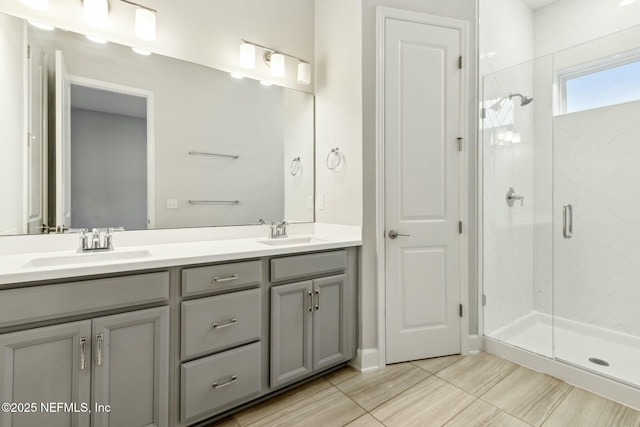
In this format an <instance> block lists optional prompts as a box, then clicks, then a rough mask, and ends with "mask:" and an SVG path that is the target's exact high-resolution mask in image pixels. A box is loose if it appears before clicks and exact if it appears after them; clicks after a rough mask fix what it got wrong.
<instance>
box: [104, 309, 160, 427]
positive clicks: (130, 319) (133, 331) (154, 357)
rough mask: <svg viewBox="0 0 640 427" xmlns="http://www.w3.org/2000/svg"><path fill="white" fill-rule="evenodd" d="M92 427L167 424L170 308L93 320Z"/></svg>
mask: <svg viewBox="0 0 640 427" xmlns="http://www.w3.org/2000/svg"><path fill="white" fill-rule="evenodd" d="M92 338H93V353H94V360H93V399H94V404H95V405H98V406H99V405H109V406H110V410H109V412H97V411H94V412H93V414H92V416H93V425H94V427H107V426H108V427H122V426H130V427H142V426H145V427H147V426H154V427H162V426H167V425H168V412H167V411H168V399H169V394H168V392H169V385H168V381H169V362H168V361H169V307H159V308H152V309H149V310H139V311H134V312H130V313H124V314H116V315H114V316H107V317H101V318H96V319H94V320H93V337H92Z"/></svg>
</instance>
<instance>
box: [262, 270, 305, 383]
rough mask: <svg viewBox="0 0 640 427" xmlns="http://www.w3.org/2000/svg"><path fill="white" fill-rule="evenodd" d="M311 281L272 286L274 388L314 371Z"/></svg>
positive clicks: (272, 367)
mask: <svg viewBox="0 0 640 427" xmlns="http://www.w3.org/2000/svg"><path fill="white" fill-rule="evenodd" d="M311 284H312V282H311V281H306V282H299V283H292V284H290V285H280V286H273V287H272V288H271V361H270V364H271V381H270V385H271V387H272V388H273V387H278V386H280V385H282V384H285V383H289V382H291V381H293V380H295V379H298V378H301V377H304V376H305V375H307V374H309V373H310V372H311V371H312V358H311V315H312V310H313V306H312V304H313V295H312V293H311Z"/></svg>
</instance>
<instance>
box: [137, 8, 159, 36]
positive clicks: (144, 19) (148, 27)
mask: <svg viewBox="0 0 640 427" xmlns="http://www.w3.org/2000/svg"><path fill="white" fill-rule="evenodd" d="M135 33H136V37H138V38H140V39H142V40H147V41H154V40H155V39H156V14H155V13H154V12H153V11H151V10H147V9H143V8H141V7H140V8H138V9H136V28H135Z"/></svg>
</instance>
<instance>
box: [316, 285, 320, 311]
mask: <svg viewBox="0 0 640 427" xmlns="http://www.w3.org/2000/svg"><path fill="white" fill-rule="evenodd" d="M316 296H317V297H318V302H317V303H316V310H320V289H316Z"/></svg>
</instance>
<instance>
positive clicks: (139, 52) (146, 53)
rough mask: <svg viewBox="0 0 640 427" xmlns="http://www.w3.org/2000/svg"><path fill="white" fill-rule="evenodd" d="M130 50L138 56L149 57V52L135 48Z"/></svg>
mask: <svg viewBox="0 0 640 427" xmlns="http://www.w3.org/2000/svg"><path fill="white" fill-rule="evenodd" d="M131 50H132V51H134V52H135V53H137V54H138V55H144V56H149V55H151V52H150V51H148V50H144V49H140V48H137V47H132V48H131Z"/></svg>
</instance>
